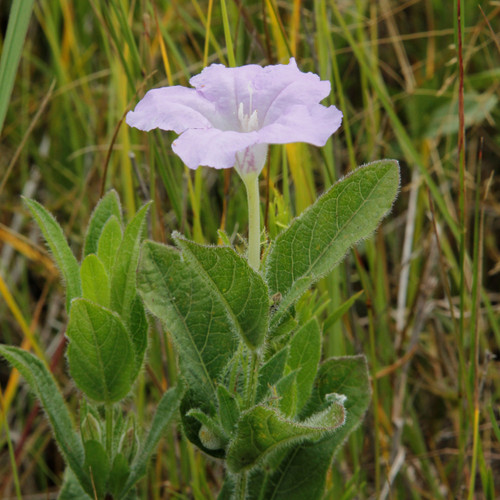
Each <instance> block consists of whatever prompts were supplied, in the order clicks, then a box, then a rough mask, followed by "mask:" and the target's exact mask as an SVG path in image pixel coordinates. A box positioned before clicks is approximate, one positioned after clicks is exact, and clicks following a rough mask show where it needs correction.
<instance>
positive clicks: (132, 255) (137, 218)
mask: <svg viewBox="0 0 500 500" xmlns="http://www.w3.org/2000/svg"><path fill="white" fill-rule="evenodd" d="M149 205H150V203H147V204H146V205H144V206H143V207H142V208H141V209H140V210H139V211H138V212H137V213H136V214H135V215H134V217H133V219H132V220H131V221H130V222H129V224H128V225H127V227H126V228H125V232H124V234H123V239H122V242H121V244H120V248H119V249H118V253H117V254H116V257H115V259H116V260H115V264H114V266H113V270H112V273H111V308H112V309H113V311H116V312H117V313H118V314H119V315H120V316H121V317H122V318H124V320H125V322H128V319H129V318H128V313H129V311H130V307H131V305H132V302H133V301H134V300H135V296H136V282H135V276H136V270H137V263H138V262H139V253H140V246H141V241H142V229H143V227H144V220H145V218H146V214H147V211H148V208H149ZM127 326H128V325H127Z"/></svg>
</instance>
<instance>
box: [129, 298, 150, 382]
mask: <svg viewBox="0 0 500 500" xmlns="http://www.w3.org/2000/svg"><path fill="white" fill-rule="evenodd" d="M128 324H129V334H130V340H131V341H132V347H133V349H134V358H135V372H134V374H133V376H132V378H134V379H135V377H136V376H137V374H138V373H139V371H140V369H141V367H142V362H143V361H144V354H145V352H146V348H147V346H148V318H147V317H146V311H145V310H144V305H143V304H142V300H141V298H140V297H139V295H136V296H135V297H134V300H133V302H132V306H131V307H130V316H129V321H128Z"/></svg>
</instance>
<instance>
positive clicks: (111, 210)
mask: <svg viewBox="0 0 500 500" xmlns="http://www.w3.org/2000/svg"><path fill="white" fill-rule="evenodd" d="M113 216H114V217H115V218H116V220H117V222H118V221H121V218H122V214H121V205H120V198H119V197H118V193H117V192H116V191H115V190H114V189H112V190H111V191H109V192H108V193H106V194H105V195H104V196H103V197H102V198H101V200H100V201H99V203H98V204H97V206H96V207H95V209H94V211H93V212H92V215H91V216H90V221H89V225H88V227H87V234H86V235H85V243H84V246H83V257H84V258H85V257H86V256H87V255H90V254H91V253H97V245H98V241H99V238H100V237H101V234H102V231H103V229H104V227H105V225H106V223H107V222H108V220H109V219H110V217H113Z"/></svg>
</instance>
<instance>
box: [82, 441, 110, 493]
mask: <svg viewBox="0 0 500 500" xmlns="http://www.w3.org/2000/svg"><path fill="white" fill-rule="evenodd" d="M84 447H85V468H86V469H87V471H88V474H89V476H90V478H91V481H92V485H93V487H94V488H95V493H96V495H97V498H103V496H104V494H105V493H106V483H107V481H108V475H109V470H110V466H109V460H108V456H107V454H106V450H105V449H104V447H103V445H102V444H101V443H100V442H99V441H94V440H90V441H87V442H86V443H85V444H84Z"/></svg>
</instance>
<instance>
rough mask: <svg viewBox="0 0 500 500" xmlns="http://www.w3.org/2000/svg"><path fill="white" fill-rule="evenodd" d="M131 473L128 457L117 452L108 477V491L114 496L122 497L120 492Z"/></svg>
mask: <svg viewBox="0 0 500 500" xmlns="http://www.w3.org/2000/svg"><path fill="white" fill-rule="evenodd" d="M129 474H130V469H129V466H128V463H127V459H126V458H125V457H124V456H123V455H122V454H121V453H117V454H116V455H115V458H114V460H113V466H112V467H111V470H110V472H109V479H108V491H109V492H110V493H111V494H112V495H113V498H120V496H119V493H120V492H121V490H122V488H123V485H124V484H125V483H126V482H127V479H128V476H129Z"/></svg>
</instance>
